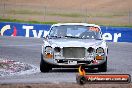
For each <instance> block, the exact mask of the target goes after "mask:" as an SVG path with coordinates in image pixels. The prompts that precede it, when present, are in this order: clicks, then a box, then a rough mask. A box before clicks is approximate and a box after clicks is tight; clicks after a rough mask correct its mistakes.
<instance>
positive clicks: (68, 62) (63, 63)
mask: <svg viewBox="0 0 132 88" xmlns="http://www.w3.org/2000/svg"><path fill="white" fill-rule="evenodd" d="M41 57H42V58H41V59H42V60H43V61H44V62H45V63H46V64H49V65H51V66H52V67H53V68H61V67H62V68H74V67H79V66H80V65H83V66H85V67H94V68H95V67H98V66H99V65H102V64H103V63H105V62H106V58H105V59H104V60H98V61H97V60H96V61H95V60H89V61H85V60H79V59H61V60H58V61H57V60H56V61H55V60H54V59H44V58H43V55H41Z"/></svg>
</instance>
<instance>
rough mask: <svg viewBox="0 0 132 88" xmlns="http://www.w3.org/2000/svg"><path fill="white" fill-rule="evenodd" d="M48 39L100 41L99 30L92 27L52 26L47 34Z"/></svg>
mask: <svg viewBox="0 0 132 88" xmlns="http://www.w3.org/2000/svg"><path fill="white" fill-rule="evenodd" d="M48 37H49V38H80V39H101V36H100V29H99V28H98V27H93V26H82V25H61V26H54V27H52V28H51V30H50V32H49V36H48Z"/></svg>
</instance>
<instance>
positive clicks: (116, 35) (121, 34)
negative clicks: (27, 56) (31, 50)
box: [0, 22, 132, 42]
mask: <svg viewBox="0 0 132 88" xmlns="http://www.w3.org/2000/svg"><path fill="white" fill-rule="evenodd" d="M50 27H51V25H47V24H27V23H14V22H1V23H0V33H1V34H0V35H1V36H25V37H37V38H41V37H44V36H45V35H46V34H47V33H48V30H49V28H50ZM101 29H102V34H103V35H102V37H103V39H105V40H107V41H111V42H132V28H127V27H106V26H101Z"/></svg>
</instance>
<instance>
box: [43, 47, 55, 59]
mask: <svg viewBox="0 0 132 88" xmlns="http://www.w3.org/2000/svg"><path fill="white" fill-rule="evenodd" d="M44 57H45V58H46V59H47V58H48V59H50V58H53V50H52V47H50V46H47V47H45V53H44Z"/></svg>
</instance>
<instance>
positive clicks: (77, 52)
mask: <svg viewBox="0 0 132 88" xmlns="http://www.w3.org/2000/svg"><path fill="white" fill-rule="evenodd" d="M63 56H64V57H65V58H84V57H85V48H84V47H64V48H63Z"/></svg>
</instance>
